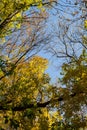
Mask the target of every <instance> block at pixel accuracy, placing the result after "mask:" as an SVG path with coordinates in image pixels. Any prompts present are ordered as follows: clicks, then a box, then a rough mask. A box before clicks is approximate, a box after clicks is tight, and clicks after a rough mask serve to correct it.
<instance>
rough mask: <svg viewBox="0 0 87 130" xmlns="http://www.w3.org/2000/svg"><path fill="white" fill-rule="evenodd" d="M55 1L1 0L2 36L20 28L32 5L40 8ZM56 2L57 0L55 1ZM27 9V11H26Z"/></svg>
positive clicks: (0, 25)
mask: <svg viewBox="0 0 87 130" xmlns="http://www.w3.org/2000/svg"><path fill="white" fill-rule="evenodd" d="M52 2H54V1H47V2H43V1H42V0H22V1H19V0H13V1H12V0H9V1H7V0H4V1H3V0H1V1H0V5H1V6H0V12H1V13H0V38H3V37H5V36H7V35H8V34H9V33H12V32H13V31H14V30H15V29H19V28H20V27H21V24H22V22H23V19H24V18H25V16H27V12H28V11H29V10H30V8H31V7H37V8H40V9H41V7H42V6H44V5H47V4H48V5H49V4H50V3H52ZM55 2H56V1H55ZM25 11H27V12H25Z"/></svg>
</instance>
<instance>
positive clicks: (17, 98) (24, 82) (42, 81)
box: [0, 56, 49, 129]
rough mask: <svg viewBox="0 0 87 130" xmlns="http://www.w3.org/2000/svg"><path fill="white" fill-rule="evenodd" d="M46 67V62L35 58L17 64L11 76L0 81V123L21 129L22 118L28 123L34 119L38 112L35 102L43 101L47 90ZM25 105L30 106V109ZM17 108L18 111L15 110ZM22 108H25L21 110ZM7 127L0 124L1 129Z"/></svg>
mask: <svg viewBox="0 0 87 130" xmlns="http://www.w3.org/2000/svg"><path fill="white" fill-rule="evenodd" d="M46 67H47V60H46V59H43V58H42V57H39V56H35V57H33V58H31V60H29V61H26V62H24V63H23V62H21V63H19V64H18V66H17V67H16V69H15V70H14V73H13V74H12V75H10V76H6V77H5V78H4V79H3V80H1V81H0V110H1V109H2V110H1V112H0V115H1V116H2V122H3V121H4V123H6V124H8V125H10V126H11V127H14V128H17V127H19V126H21V127H22V120H23V118H24V120H25V118H27V119H26V120H28V119H29V120H30V121H32V119H34V118H35V116H36V115H37V114H36V113H37V112H38V111H39V109H37V102H38V103H39V102H44V101H45V96H46V93H47V91H48V88H49V86H48V85H47V84H48V83H49V76H48V75H47V74H45V73H44V71H45V69H46ZM3 85H4V87H3ZM31 104H32V105H31ZM27 105H31V109H30V108H28V106H27ZM20 106H21V107H20ZM1 107H3V108H1ZM18 107H19V109H17V108H18ZM23 107H26V108H24V109H23ZM20 108H21V109H20ZM5 109H7V110H5ZM4 110H5V111H4ZM35 111H36V112H35ZM29 120H28V122H29ZM8 125H6V127H5V125H3V124H2V128H4V129H7V127H8ZM29 127H30V126H29Z"/></svg>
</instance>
